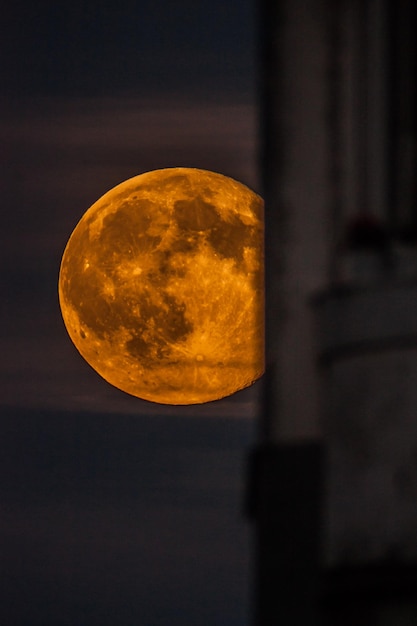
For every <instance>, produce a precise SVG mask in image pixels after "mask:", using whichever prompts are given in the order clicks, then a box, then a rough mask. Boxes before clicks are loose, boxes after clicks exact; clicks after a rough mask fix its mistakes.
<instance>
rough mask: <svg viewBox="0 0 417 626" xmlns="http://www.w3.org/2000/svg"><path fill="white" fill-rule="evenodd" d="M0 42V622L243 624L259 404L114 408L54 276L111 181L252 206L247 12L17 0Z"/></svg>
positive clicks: (218, 5)
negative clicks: (232, 187)
mask: <svg viewBox="0 0 417 626" xmlns="http://www.w3.org/2000/svg"><path fill="white" fill-rule="evenodd" d="M5 4H6V6H4V5H5ZM1 29H2V33H1V41H0V72H1V78H2V89H1V95H0V114H1V115H0V142H1V145H2V152H1V168H0V184H1V189H2V220H3V221H2V230H1V246H0V285H1V289H2V298H1V301H0V349H1V354H2V359H1V360H0V398H1V400H0V402H1V404H0V470H1V471H0V475H1V481H0V502H1V511H0V560H1V562H2V570H3V577H2V578H3V581H2V582H1V583H0V622H1V623H2V624H7V625H8V626H41V625H42V626H64V625H65V626H73V625H75V624H77V626H103V625H104V624H109V625H111V626H113V625H115V624H117V626H133V625H135V626H137V625H138V624H140V625H141V626H177V625H178V626H182V625H183V624H199V625H200V624H201V625H202V626H245V625H246V624H247V623H249V616H250V613H249V611H250V589H251V583H252V579H251V569H250V545H251V544H250V535H249V527H248V524H247V522H246V521H245V520H244V518H243V514H242V508H241V505H242V499H243V494H244V465H245V459H246V455H247V453H248V451H249V448H250V446H251V444H252V442H253V436H254V432H255V424H254V419H253V416H254V415H255V411H256V403H257V390H256V388H255V389H254V388H251V389H249V390H245V391H243V392H240V393H238V394H235V396H232V397H231V398H228V399H225V400H223V401H219V402H214V403H210V404H208V405H203V406H197V407H193V406H191V407H184V408H181V409H179V408H178V407H169V406H161V405H155V404H150V403H146V402H144V401H140V400H138V399H136V398H132V397H131V396H127V395H126V394H123V393H122V392H120V391H119V390H117V389H115V388H113V387H111V386H110V385H108V384H107V383H106V382H105V381H103V380H102V379H101V378H100V377H99V376H98V375H96V373H95V372H93V371H92V370H91V368H89V366H88V365H87V364H86V363H85V362H84V361H83V359H82V358H81V357H80V356H79V354H78V353H77V352H76V350H75V348H74V347H73V346H72V344H71V342H70V340H69V338H68V336H67V334H66V331H65V329H64V327H63V322H62V319H61V315H60V311H59V306H58V299H57V278H58V271H59V264H60V259H61V255H62V252H63V249H64V246H65V244H66V241H67V239H68V237H69V235H70V233H71V231H72V229H73V228H74V226H75V225H76V223H77V221H78V220H79V219H80V217H81V215H82V214H83V213H84V212H85V211H86V210H87V209H88V207H89V206H90V205H91V204H92V203H93V202H94V201H95V200H96V199H97V198H98V197H100V196H101V195H102V194H103V193H105V192H106V191H107V190H108V189H110V188H111V187H113V186H114V185H116V184H117V183H119V182H121V181H122V180H125V179H127V178H129V177H131V176H134V175H136V174H139V173H141V172H143V171H147V170H150V169H155V168H158V167H169V166H178V165H185V166H190V167H202V168H205V169H211V170H214V171H219V172H221V173H223V174H226V175H230V176H233V177H235V178H237V179H238V180H241V181H242V182H244V183H246V184H249V185H250V186H252V187H253V188H255V189H256V184H257V171H256V150H257V140H256V128H257V118H256V107H255V101H256V94H255V91H254V83H255V82H256V81H255V78H256V77H255V57H254V41H255V27H254V23H253V10H252V5H251V3H250V2H249V0H240V1H239V2H235V1H231V0H230V1H229V2H224V0H215V1H214V2H210V3H209V2H205V1H197V0H193V1H188V0H187V1H182V2H181V1H177V2H171V0H165V1H164V2H161V1H158V0H145V1H142V2H140V1H139V2H126V1H123V0H119V1H114V2H111V3H110V2H106V1H104V0H103V1H101V2H98V1H97V0H95V1H93V2H84V3H80V2H68V1H67V0H63V1H60V2H58V1H57V0H55V1H52V0H50V1H47V2H44V1H42V0H39V1H38V2H22V1H19V0H15V1H14V2H11V1H8V2H6V3H3V6H2V24H1ZM258 390H259V387H258Z"/></svg>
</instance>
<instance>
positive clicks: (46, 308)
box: [0, 96, 258, 417]
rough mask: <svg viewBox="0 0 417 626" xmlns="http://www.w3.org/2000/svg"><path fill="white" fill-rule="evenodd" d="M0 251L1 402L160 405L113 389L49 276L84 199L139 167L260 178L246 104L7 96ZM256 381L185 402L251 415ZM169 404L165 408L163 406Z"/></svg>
mask: <svg viewBox="0 0 417 626" xmlns="http://www.w3.org/2000/svg"><path fill="white" fill-rule="evenodd" d="M1 113H2V115H1V120H0V136H1V141H2V144H3V146H4V153H3V158H4V167H3V169H2V172H3V173H2V174H0V183H1V187H2V199H3V203H5V206H4V207H3V211H4V215H5V222H6V229H5V230H3V233H4V235H3V241H2V247H1V249H0V262H1V268H2V269H1V270H0V278H1V279H2V281H3V285H4V287H3V293H4V297H3V302H2V307H0V317H1V321H2V328H3V331H4V333H3V334H4V336H3V338H2V353H3V359H2V364H0V377H1V378H2V380H3V381H4V384H2V387H3V389H2V395H3V401H4V402H6V403H19V404H24V405H25V406H29V405H31V404H33V403H34V404H36V405H37V406H50V407H60V406H64V405H65V406H66V407H71V408H73V409H74V410H75V409H77V408H84V409H90V410H93V411H101V410H105V411H108V410H110V411H114V410H117V411H119V412H127V413H131V412H139V413H140V412H143V413H146V414H152V413H155V414H157V413H160V411H161V407H160V406H159V405H152V404H150V403H145V402H143V403H142V402H141V401H138V400H137V399H136V398H130V397H129V396H126V394H123V393H122V392H119V391H118V390H113V388H111V387H110V386H109V385H107V383H105V382H104V381H102V380H101V379H99V378H98V376H97V375H96V374H95V373H94V372H92V371H91V370H90V368H89V367H88V366H87V365H86V364H84V362H83V361H82V359H81V357H79V355H78V354H77V353H76V352H75V351H74V349H73V347H72V346H71V345H70V343H69V339H68V337H67V336H66V333H65V331H64V329H63V324H62V320H61V319H60V313H59V307H58V302H57V297H56V281H57V275H58V270H59V263H60V256H61V254H62V251H63V247H64V246H65V243H66V241H67V239H68V237H69V235H70V233H71V231H72V229H73V228H74V226H75V224H76V222H77V221H78V219H79V218H80V217H81V215H82V214H83V213H84V212H85V211H86V210H87V208H88V207H89V206H90V205H91V204H92V203H93V202H94V201H95V200H96V199H98V198H99V197H100V196H101V195H102V194H103V193H105V192H106V191H107V190H108V189H110V188H111V187H113V186H114V185H116V184H117V183H119V182H121V181H122V180H125V179H127V178H129V177H131V176H134V175H137V174H139V173H141V172H143V171H148V170H151V169H156V168H160V167H171V166H178V165H183V166H189V167H201V168H204V169H211V170H214V171H219V172H221V173H223V174H226V175H229V176H232V177H234V178H236V179H238V180H240V181H241V182H243V183H245V184H247V185H249V186H250V187H252V188H254V189H255V190H256V189H257V188H258V178H257V168H256V154H257V145H256V110H255V107H254V105H253V103H250V102H249V103H248V102H240V101H239V102H234V101H230V100H226V99H225V100H220V101H211V102H201V101H198V100H186V99H185V98H182V97H181V96H178V97H175V98H172V97H171V98H169V99H168V100H164V99H156V98H152V99H150V98H148V99H145V98H124V99H117V98H106V99H102V98H78V99H72V100H68V99H60V98H49V99H44V98H43V99H39V100H29V101H22V102H20V103H16V106H13V107H11V106H10V105H9V106H7V107H5V106H4V105H3V107H2V110H1ZM256 396H257V393H256V390H255V391H253V390H247V391H245V392H242V393H241V394H238V395H237V396H236V397H235V398H234V399H233V401H230V400H225V401H222V402H220V403H211V404H209V405H204V406H202V407H199V408H189V409H185V411H186V412H187V411H188V412H189V413H190V414H191V413H192V412H198V413H199V414H204V415H216V414H219V413H221V414H226V415H230V416H236V417H249V416H251V415H253V413H254V410H255V407H256V403H257V397H256ZM170 410H172V409H170V408H169V407H165V408H163V409H162V412H163V414H169V411H170Z"/></svg>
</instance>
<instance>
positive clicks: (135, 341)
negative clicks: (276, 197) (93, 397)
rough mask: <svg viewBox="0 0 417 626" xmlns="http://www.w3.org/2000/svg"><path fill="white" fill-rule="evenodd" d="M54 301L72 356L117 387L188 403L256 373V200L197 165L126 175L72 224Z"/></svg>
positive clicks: (259, 260) (259, 304)
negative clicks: (72, 346)
mask: <svg viewBox="0 0 417 626" xmlns="http://www.w3.org/2000/svg"><path fill="white" fill-rule="evenodd" d="M59 302H60V306H61V311H62V316H63V319H64V323H65V326H66V329H67V331H68V334H69V336H70V338H71V339H72V341H73V343H74V344H75V346H76V348H77V349H78V351H79V352H80V353H81V355H82V356H83V357H84V359H85V360H86V361H87V362H88V363H89V364H90V365H91V366H92V367H93V368H94V369H95V370H96V372H98V373H99V374H100V375H101V376H102V377H103V378H104V379H105V380H106V381H108V382H109V383H110V384H112V385H114V386H115V387H117V388H119V389H121V390H122V391H124V392H126V393H128V394H131V395H133V396H137V397H139V398H142V399H144V400H150V401H153V402H159V403H162V404H198V403H203V402H209V401H211V400H217V399H220V398H223V397H225V396H228V395H230V394H232V393H234V392H236V391H238V390H240V389H243V388H245V387H247V386H249V385H251V384H252V383H253V382H254V381H255V380H257V379H258V378H259V377H260V376H261V375H262V374H263V371H264V278H263V201H262V199H261V198H260V197H259V196H258V195H257V194H256V193H254V192H253V191H252V190H250V189H249V188H248V187H246V186H245V185H243V184H241V183H239V182H237V181H235V180H233V179H231V178H228V177H226V176H223V175H221V174H217V173H214V172H209V171H205V170H200V169H192V168H183V167H178V168H169V169H162V170H156V171H152V172H147V173H144V174H140V175H139V176H135V177H134V178H131V179H129V180H126V181H125V182H123V183H121V184H120V185H117V186H116V187H114V188H113V189H111V190H110V191H108V192H107V193H106V194H105V195H104V196H102V197H101V198H100V199H99V200H97V202H95V204H93V206H92V207H91V208H90V209H88V211H87V212H86V213H85V214H84V215H83V217H82V218H81V220H80V221H79V223H78V224H77V226H76V227H75V230H74V231H73V233H72V235H71V237H70V239H69V241H68V243H67V246H66V248H65V251H64V255H63V258H62V262H61V269H60V274H59Z"/></svg>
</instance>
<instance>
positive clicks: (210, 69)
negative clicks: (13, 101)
mask: <svg viewBox="0 0 417 626" xmlns="http://www.w3.org/2000/svg"><path fill="white" fill-rule="evenodd" d="M8 4H9V6H8V7H7V8H6V9H3V16H2V21H3V25H2V34H3V46H4V48H5V49H4V52H3V54H2V58H3V61H2V63H3V65H4V69H3V89H2V91H3V94H5V93H6V94H7V93H10V94H11V93H14V94H25V95H29V96H30V95H33V94H35V93H37V94H40V93H42V94H61V95H62V94H65V95H75V94H77V95H96V96H97V95H113V96H114V95H116V96H117V95H118V96H122V95H126V94H130V95H132V94H134V95H140V94H143V93H145V92H148V91H149V90H151V91H157V92H161V91H165V92H166V91H178V90H181V91H185V92H187V93H193V92H196V93H199V94H205V95H206V96H210V95H212V94H215V95H217V94H218V93H219V92H224V93H228V94H230V93H234V94H240V96H241V95H242V94H244V93H245V94H246V95H247V96H248V95H249V94H250V92H251V90H252V89H253V84H254V67H255V53H254V48H255V36H254V35H255V33H254V25H253V21H254V16H255V12H254V7H253V6H252V3H251V2H250V1H249V0H241V1H239V2H231V1H229V2H224V1H222V0H213V1H211V2H205V1H204V0H179V1H178V2H170V1H169V0H139V1H138V2H134V1H129V0H119V1H117V2H99V1H98V0H93V1H90V2H83V3H79V2H78V3H77V2H70V1H68V0H63V1H62V2H52V1H49V2H42V1H41V2H36V3H29V2H23V3H22V2H19V1H17V2H15V3H12V2H8Z"/></svg>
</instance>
